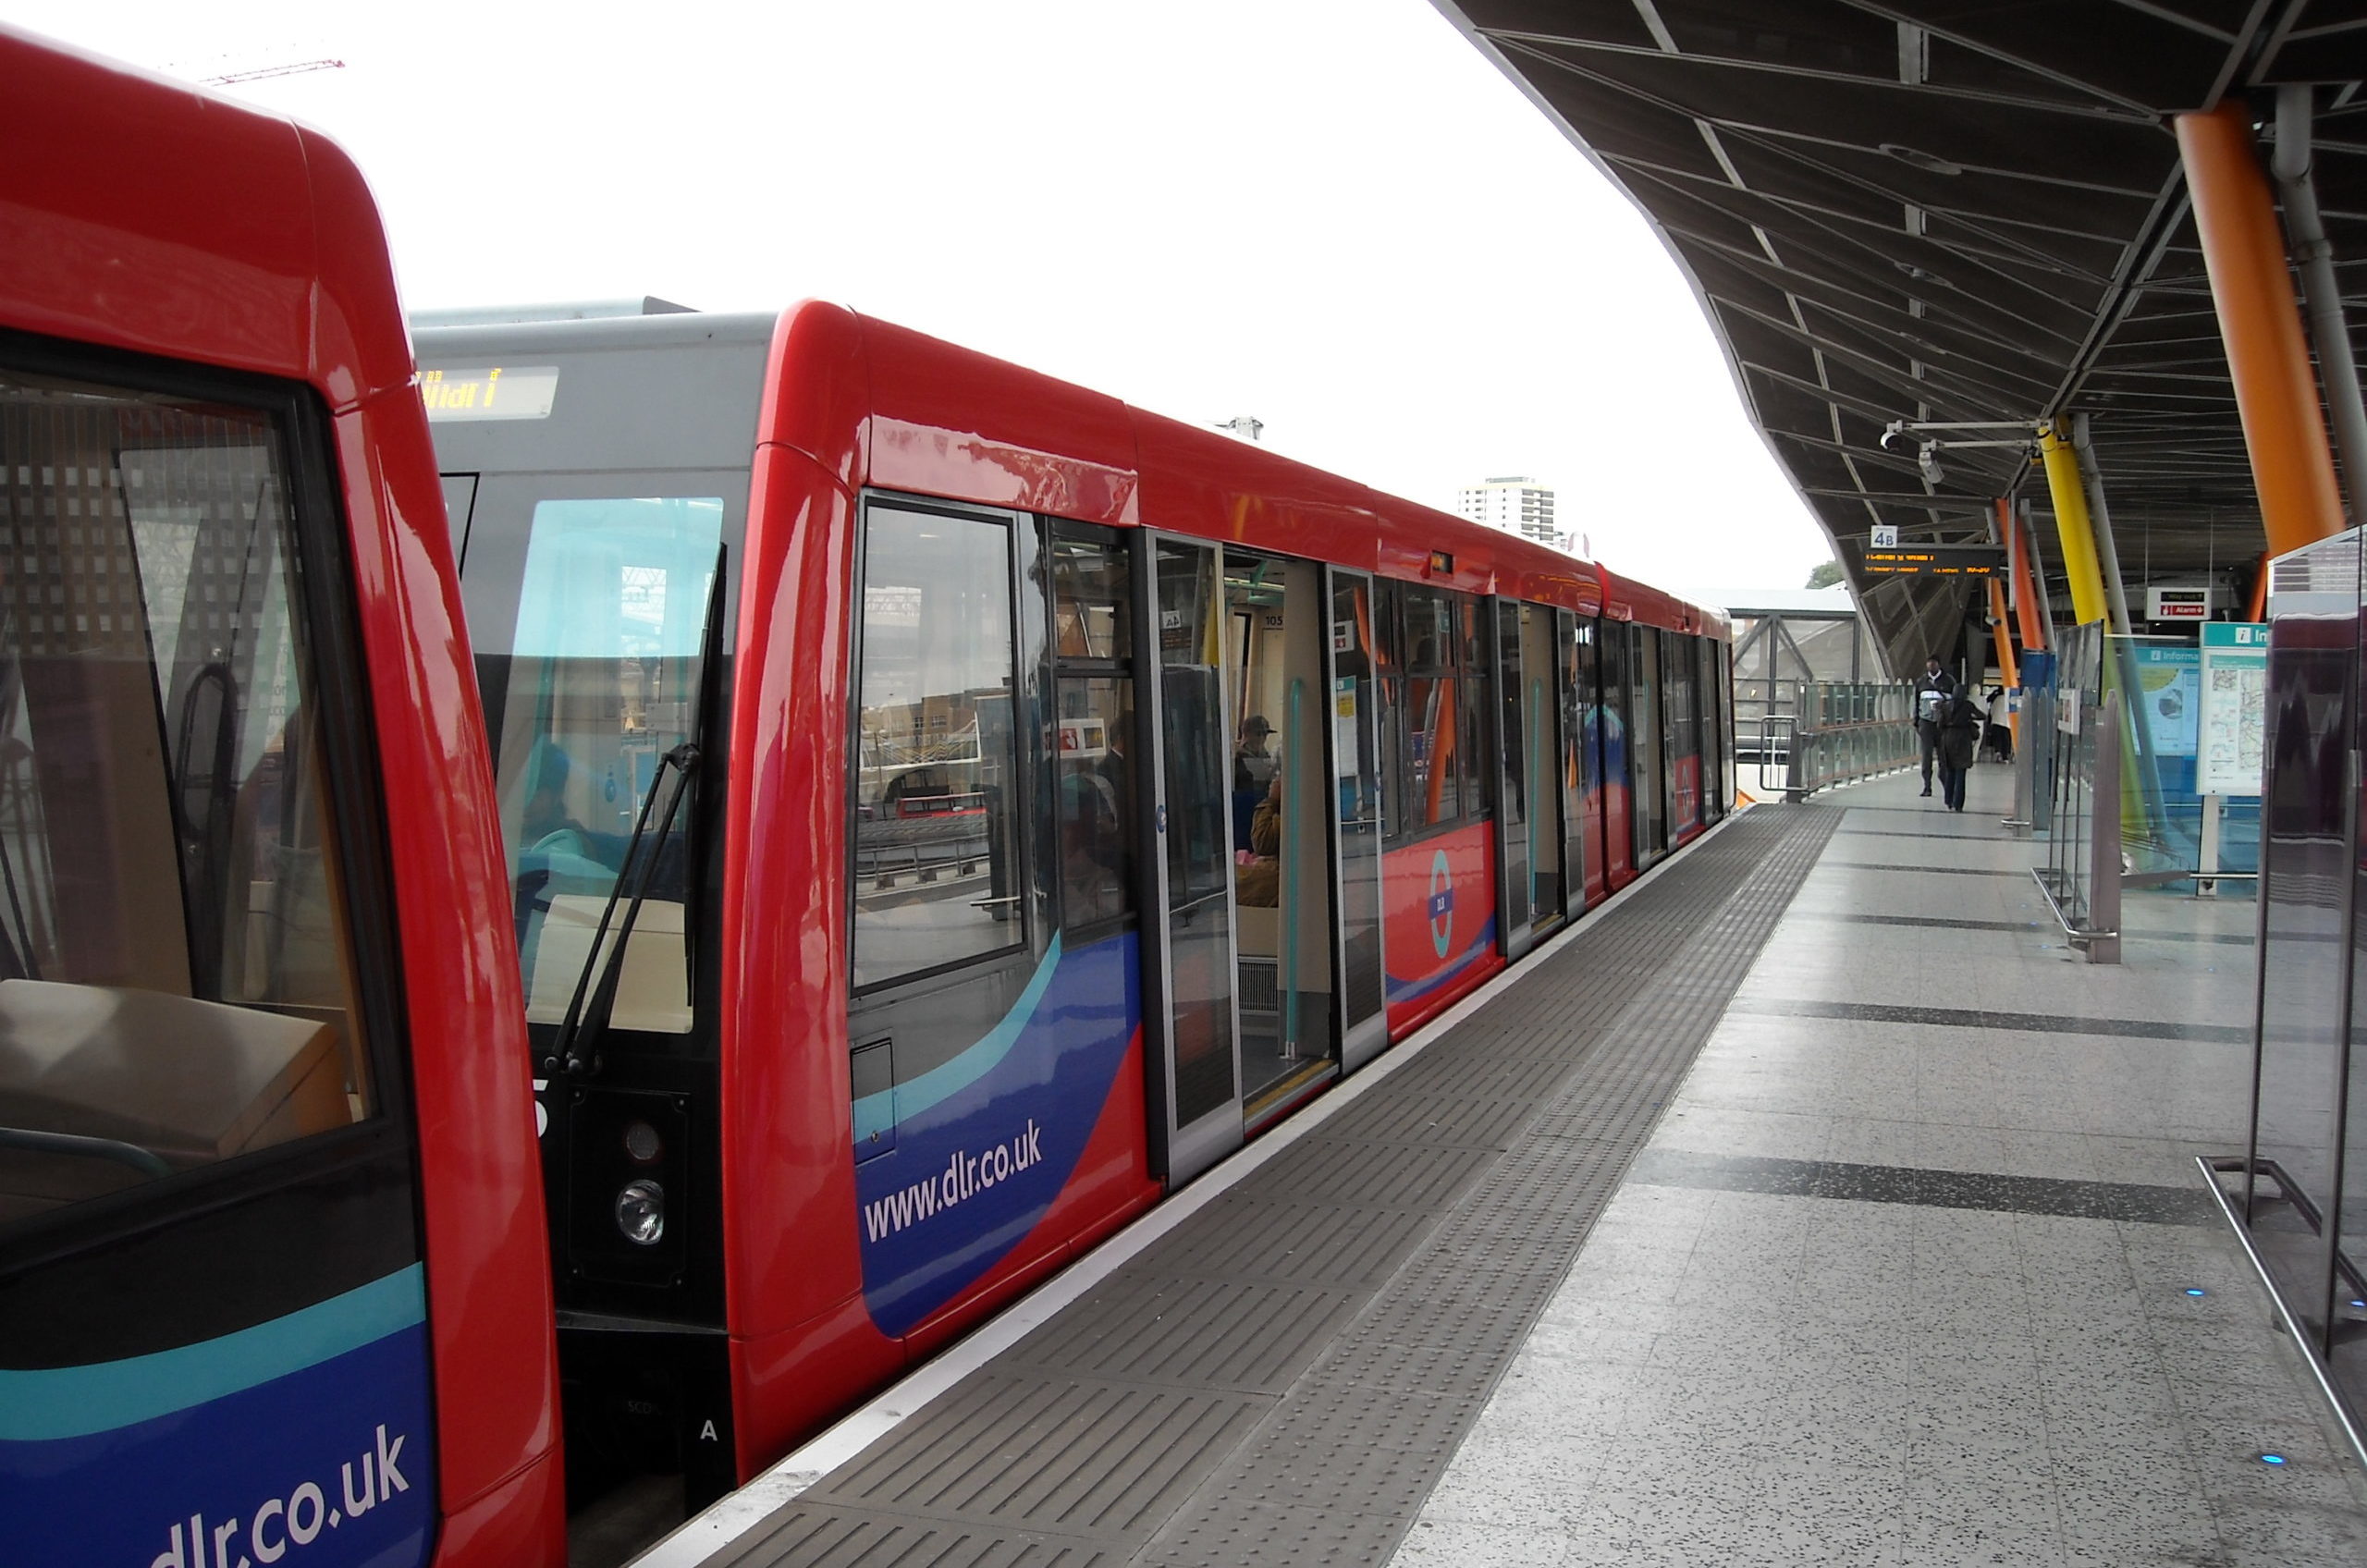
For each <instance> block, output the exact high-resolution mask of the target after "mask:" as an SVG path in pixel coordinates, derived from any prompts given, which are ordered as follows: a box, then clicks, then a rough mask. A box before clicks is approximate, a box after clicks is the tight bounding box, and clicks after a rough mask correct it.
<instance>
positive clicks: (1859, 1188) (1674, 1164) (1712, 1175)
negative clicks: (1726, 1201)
mask: <svg viewBox="0 0 2367 1568" xmlns="http://www.w3.org/2000/svg"><path fill="white" fill-rule="evenodd" d="M1627 1179H1628V1180H1629V1181H1631V1182H1643V1183H1644V1184H1645V1185H1647V1186H1653V1187H1696V1188H1706V1189H1709V1190H1711V1191H1715V1192H1722V1193H1769V1194H1775V1195H1777V1196H1782V1197H1796V1198H1846V1199H1849V1200H1851V1201H1853V1202H1857V1203H1904V1204H1915V1205H1918V1206H1919V1207H1924V1208H1979V1209H1987V1210H1989V1211H1991V1212H1993V1213H1999V1214H2043V1215H2050V1216H2054V1217H2055V1218H2058V1219H2120V1220H2130V1221H2134V1222H2136V1223H2139V1224H2144V1225H2209V1224H2211V1223H2213V1222H2214V1220H2216V1219H2218V1218H2219V1210H2218V1207H2217V1206H2216V1205H2215V1204H2214V1203H2213V1202H2212V1201H2211V1195H2210V1194H2208V1193H2203V1192H2200V1191H2197V1190H2195V1189H2192V1188H2188V1187H2160V1186H2153V1185H2151V1184H2149V1183H2144V1182H2072V1181H2064V1180H2061V1179H2058V1178H2054V1177H2046V1176H2001V1175H1997V1174H1994V1173H1993V1172H1990V1171H1982V1170H1923V1169H1920V1168H1918V1167H1913V1166H1899V1165H1852V1164H1849V1163H1847V1162H1846V1161H1843V1160H1837V1159H1772V1158H1765V1157H1763V1156H1756V1155H1715V1154H1695V1153H1693V1152H1691V1151H1690V1150H1686V1149H1657V1148H1656V1149H1646V1150H1645V1151H1644V1152H1643V1153H1642V1154H1640V1155H1637V1157H1636V1163H1635V1164H1634V1165H1633V1166H1632V1167H1630V1168H1629V1170H1628V1176H1627Z"/></svg>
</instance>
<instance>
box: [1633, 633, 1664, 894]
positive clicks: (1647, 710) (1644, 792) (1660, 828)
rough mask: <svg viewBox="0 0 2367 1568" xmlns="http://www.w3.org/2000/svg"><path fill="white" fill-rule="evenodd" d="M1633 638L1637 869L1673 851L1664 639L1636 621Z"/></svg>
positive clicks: (1634, 804) (1634, 801)
mask: <svg viewBox="0 0 2367 1568" xmlns="http://www.w3.org/2000/svg"><path fill="white" fill-rule="evenodd" d="M1622 630H1624V631H1625V633H1626V642H1627V717H1628V724H1627V771H1628V780H1627V782H1628V790H1627V802H1628V810H1629V813H1630V815H1631V821H1632V824H1633V826H1634V828H1635V834H1636V869H1637V870H1638V871H1642V870H1645V869H1647V868H1648V867H1650V865H1651V864H1652V863H1653V862H1655V861H1657V860H1659V859H1660V858H1661V856H1662V855H1663V854H1665V853H1666V852H1667V851H1668V800H1667V796H1666V794H1665V790H1667V788H1668V786H1667V782H1666V780H1667V777H1668V769H1667V766H1666V759H1667V756H1668V753H1667V752H1666V751H1665V750H1663V749H1662V746H1663V742H1664V741H1665V737H1664V736H1662V733H1661V711H1662V702H1661V639H1660V632H1659V631H1658V630H1657V629H1655V628H1653V627H1650V626H1637V625H1635V624H1634V623H1633V622H1630V623H1629V624H1628V625H1627V626H1626V627H1625V628H1623V629H1622Z"/></svg>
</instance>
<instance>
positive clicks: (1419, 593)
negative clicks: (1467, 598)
mask: <svg viewBox="0 0 2367 1568" xmlns="http://www.w3.org/2000/svg"><path fill="white" fill-rule="evenodd" d="M1400 594H1401V597H1402V599H1403V600H1404V615H1405V668H1407V669H1409V670H1413V671H1416V672H1417V673H1422V674H1429V673H1432V672H1452V671H1453V669H1454V668H1455V663H1456V658H1455V655H1457V654H1458V653H1459V652H1460V651H1461V647H1462V637H1461V629H1460V628H1459V627H1457V626H1456V624H1455V615H1454V609H1453V605H1452V604H1451V603H1450V599H1451V597H1452V595H1449V594H1444V593H1441V592H1440V591H1439V590H1438V589H1436V588H1417V587H1414V586H1412V585H1410V584H1409V585H1407V586H1406V587H1404V589H1402V590H1401V591H1400Z"/></svg>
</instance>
